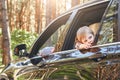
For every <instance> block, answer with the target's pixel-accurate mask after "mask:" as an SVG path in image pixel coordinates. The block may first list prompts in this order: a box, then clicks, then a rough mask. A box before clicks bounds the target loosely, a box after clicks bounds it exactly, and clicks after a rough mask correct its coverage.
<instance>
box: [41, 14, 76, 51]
mask: <svg viewBox="0 0 120 80" xmlns="http://www.w3.org/2000/svg"><path fill="white" fill-rule="evenodd" d="M73 14H74V13H73ZM73 14H72V15H71V14H70V17H68V19H66V20H65V21H62V22H63V23H61V25H59V28H58V29H57V30H56V31H55V32H54V33H53V34H52V35H51V36H50V37H49V39H48V40H47V41H46V42H45V43H44V45H43V46H42V47H41V48H40V49H39V51H40V50H42V49H43V48H46V47H47V48H50V47H54V48H55V50H54V52H56V51H58V50H61V47H62V44H63V42H64V39H65V36H66V34H67V31H68V28H69V25H70V23H71V22H72V21H71V20H72V19H73V18H74V16H73ZM74 15H75V14H74ZM71 18H72V19H71ZM58 23H59V21H58ZM56 24H57V23H56ZM56 24H54V25H56ZM57 26H58V25H56V27H57Z"/></svg>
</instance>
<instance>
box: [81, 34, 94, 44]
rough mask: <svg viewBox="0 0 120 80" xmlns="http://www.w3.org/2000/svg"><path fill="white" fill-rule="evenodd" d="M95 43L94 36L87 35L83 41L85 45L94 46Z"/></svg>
mask: <svg viewBox="0 0 120 80" xmlns="http://www.w3.org/2000/svg"><path fill="white" fill-rule="evenodd" d="M93 41H94V35H93V34H87V35H86V36H85V38H83V39H82V43H83V44H92V43H93Z"/></svg>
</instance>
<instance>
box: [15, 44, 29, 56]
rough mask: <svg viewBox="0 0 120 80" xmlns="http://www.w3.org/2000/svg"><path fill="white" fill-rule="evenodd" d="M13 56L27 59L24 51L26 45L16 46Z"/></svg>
mask: <svg viewBox="0 0 120 80" xmlns="http://www.w3.org/2000/svg"><path fill="white" fill-rule="evenodd" d="M14 54H15V55H16V56H19V57H27V56H28V53H27V50H26V44H20V45H17V46H16V47H15V48H14Z"/></svg>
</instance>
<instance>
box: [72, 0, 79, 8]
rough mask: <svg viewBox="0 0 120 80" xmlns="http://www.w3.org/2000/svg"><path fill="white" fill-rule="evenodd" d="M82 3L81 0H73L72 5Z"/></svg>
mask: <svg viewBox="0 0 120 80" xmlns="http://www.w3.org/2000/svg"><path fill="white" fill-rule="evenodd" d="M78 4H80V0H72V7H74V6H76V5H78Z"/></svg>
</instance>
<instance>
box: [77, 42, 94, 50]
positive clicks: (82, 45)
mask: <svg viewBox="0 0 120 80" xmlns="http://www.w3.org/2000/svg"><path fill="white" fill-rule="evenodd" d="M91 46H92V45H91V44H80V43H77V44H76V45H75V48H76V49H88V48H91Z"/></svg>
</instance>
